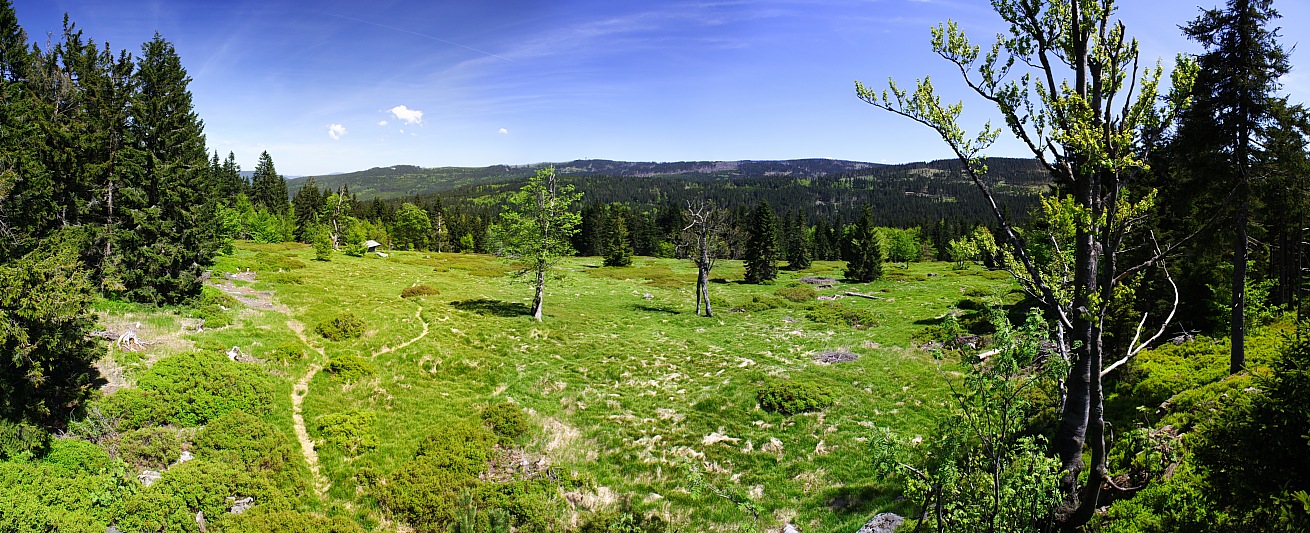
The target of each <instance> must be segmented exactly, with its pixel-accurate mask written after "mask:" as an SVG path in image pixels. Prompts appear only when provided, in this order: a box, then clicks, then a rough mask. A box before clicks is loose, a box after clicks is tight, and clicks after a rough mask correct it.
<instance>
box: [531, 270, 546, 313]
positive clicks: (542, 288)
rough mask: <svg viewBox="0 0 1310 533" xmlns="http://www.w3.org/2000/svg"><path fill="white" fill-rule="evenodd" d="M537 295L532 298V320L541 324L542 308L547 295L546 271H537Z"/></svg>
mask: <svg viewBox="0 0 1310 533" xmlns="http://www.w3.org/2000/svg"><path fill="white" fill-rule="evenodd" d="M535 285H536V289H537V290H536V294H535V295H534V296H533V297H532V319H533V320H536V321H537V322H541V307H542V304H543V300H544V298H545V295H546V270H545V269H544V268H538V269H537V280H536V283H535Z"/></svg>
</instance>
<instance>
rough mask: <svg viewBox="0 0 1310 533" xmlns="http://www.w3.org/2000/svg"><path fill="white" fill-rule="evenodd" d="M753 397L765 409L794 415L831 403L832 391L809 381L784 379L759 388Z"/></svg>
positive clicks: (820, 408) (821, 408)
mask: <svg viewBox="0 0 1310 533" xmlns="http://www.w3.org/2000/svg"><path fill="white" fill-rule="evenodd" d="M755 399H756V400H757V401H759V402H760V408H761V409H764V410H765V411H770V412H774V413H782V414H784V415H794V414H798V413H807V412H810V411H821V410H823V409H827V408H828V407H829V406H831V405H832V402H833V396H832V391H830V390H828V389H827V388H825V387H821V386H818V385H814V384H811V383H803V382H796V381H786V382H779V383H773V384H770V385H767V386H765V387H764V388H761V389H760V390H759V391H758V392H757V393H756V394H755Z"/></svg>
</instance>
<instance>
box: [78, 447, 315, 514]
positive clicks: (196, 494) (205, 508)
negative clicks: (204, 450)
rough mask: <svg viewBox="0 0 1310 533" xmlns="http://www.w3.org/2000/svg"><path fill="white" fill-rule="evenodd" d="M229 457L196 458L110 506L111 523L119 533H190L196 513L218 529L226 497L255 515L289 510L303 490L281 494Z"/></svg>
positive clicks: (269, 481)
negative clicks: (244, 501)
mask: <svg viewBox="0 0 1310 533" xmlns="http://www.w3.org/2000/svg"><path fill="white" fill-rule="evenodd" d="M232 458H234V456H233V455H220V457H217V458H212V459H205V458H201V457H197V458H196V459H194V460H191V461H187V462H185V463H182V464H180V465H176V466H174V467H171V468H169V469H168V471H166V472H164V475H163V477H162V478H160V479H159V481H156V482H155V483H154V484H152V485H150V486H149V487H146V488H141V489H139V490H137V491H135V492H134V493H131V494H129V495H126V496H125V497H124V498H123V499H122V502H121V503H120V504H119V505H115V506H114V507H113V508H112V509H111V518H112V520H113V522H114V523H115V524H116V525H117V526H118V528H119V529H120V530H122V531H151V532H155V531H158V532H167V533H192V532H194V531H195V530H196V523H195V517H196V513H197V512H203V513H204V514H205V517H206V520H207V521H208V522H209V527H211V528H215V529H219V528H222V526H223V522H224V521H225V520H226V519H227V518H229V517H230V516H232V515H229V514H228V509H229V508H230V507H231V506H232V504H231V502H230V501H229V500H228V499H227V498H228V497H229V496H233V495H241V496H243V497H251V498H254V500H255V501H256V502H257V504H256V508H258V509H259V512H277V511H286V510H290V508H291V502H292V501H293V497H294V495H296V494H298V493H300V492H301V491H303V490H308V488H307V487H303V486H290V487H287V488H286V490H283V489H281V488H279V487H278V485H277V484H276V483H275V482H274V480H273V479H271V478H270V477H268V476H265V475H258V474H252V473H251V472H250V471H248V470H246V468H244V465H243V464H242V463H240V462H234V461H231V460H230V459H232ZM101 530H102V531H103V528H101Z"/></svg>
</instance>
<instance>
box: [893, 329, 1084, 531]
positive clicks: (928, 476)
mask: <svg viewBox="0 0 1310 533" xmlns="http://www.w3.org/2000/svg"><path fill="white" fill-rule="evenodd" d="M991 320H992V322H993V326H994V328H995V330H996V333H995V335H994V340H993V342H994V346H995V347H996V349H997V352H996V353H995V354H994V355H992V356H990V357H988V358H987V360H986V361H980V360H978V359H977V357H976V356H973V355H967V356H965V357H964V358H963V361H962V362H961V363H962V365H963V366H964V367H965V368H966V370H967V371H966V372H965V373H964V376H963V378H962V379H960V380H959V381H958V382H956V383H954V384H953V385H952V387H951V395H952V397H953V400H954V404H955V412H954V413H953V416H947V417H944V418H943V419H942V420H941V422H940V424H939V428H940V429H939V430H938V434H937V435H934V436H933V437H931V438H930V439H928V440H926V441H925V442H924V443H923V444H921V445H919V446H913V445H910V446H907V445H906V444H905V443H902V442H899V441H898V440H897V439H896V437H895V436H894V435H893V434H891V433H890V432H889V431H886V430H879V431H876V432H875V434H874V436H873V438H872V439H870V441H869V442H870V448H871V450H870V451H871V453H872V455H873V456H874V457H875V461H876V462H877V464H878V468H879V469H880V470H881V471H882V472H885V473H887V474H890V473H893V472H895V473H899V474H901V475H902V476H903V479H904V482H905V494H906V496H907V497H908V498H909V499H910V500H911V501H914V502H917V503H918V504H919V505H921V506H922V511H920V512H921V513H922V515H923V516H924V521H925V522H927V523H928V524H930V525H935V526H936V527H937V529H938V530H939V531H984V530H986V531H1030V530H1034V529H1035V528H1040V527H1041V526H1042V524H1043V523H1045V522H1046V521H1047V520H1049V519H1050V517H1051V513H1052V512H1053V511H1054V510H1055V508H1056V506H1057V505H1059V503H1060V502H1061V499H1062V495H1061V492H1060V489H1059V482H1060V477H1061V469H1060V462H1059V461H1058V460H1056V459H1054V458H1051V457H1047V456H1046V454H1045V448H1046V445H1045V443H1044V442H1043V441H1042V439H1040V438H1033V437H1032V436H1030V435H1027V433H1029V432H1030V431H1031V430H1032V428H1031V426H1030V424H1031V423H1032V421H1033V419H1034V415H1036V414H1038V412H1039V411H1040V409H1041V407H1042V406H1041V405H1039V404H1035V403H1033V402H1031V401H1030V400H1031V398H1032V397H1033V396H1032V394H1031V391H1032V390H1033V389H1041V388H1046V387H1051V388H1053V387H1054V385H1055V383H1056V379H1057V378H1058V377H1059V376H1062V375H1063V374H1064V372H1065V369H1064V368H1062V367H1060V365H1057V364H1053V361H1051V360H1049V359H1047V360H1042V358H1041V357H1040V353H1039V350H1040V347H1041V345H1042V343H1043V341H1045V339H1046V335H1047V326H1046V324H1045V322H1044V321H1043V320H1042V318H1041V315H1040V314H1039V313H1038V312H1036V311H1035V310H1034V311H1033V312H1030V313H1029V315H1028V317H1027V319H1026V321H1025V322H1024V324H1023V325H1022V326H1020V327H1018V328H1014V327H1012V326H1011V325H1010V322H1009V320H1008V319H1007V318H1006V317H1005V315H1004V313H1002V312H999V311H997V312H993V313H992V316H991Z"/></svg>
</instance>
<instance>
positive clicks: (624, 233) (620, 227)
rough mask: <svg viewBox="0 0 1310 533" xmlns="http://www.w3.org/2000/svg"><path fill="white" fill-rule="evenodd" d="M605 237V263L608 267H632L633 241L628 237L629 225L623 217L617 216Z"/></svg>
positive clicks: (612, 220) (610, 224)
mask: <svg viewBox="0 0 1310 533" xmlns="http://www.w3.org/2000/svg"><path fill="white" fill-rule="evenodd" d="M608 230H609V231H608V232H607V235H606V236H605V261H604V265H605V266H607V267H626V266H632V240H631V238H630V237H629V235H628V224H627V223H626V222H624V221H623V215H621V214H615V215H614V217H613V218H612V219H611V221H610V223H609V228H608Z"/></svg>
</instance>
